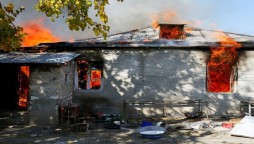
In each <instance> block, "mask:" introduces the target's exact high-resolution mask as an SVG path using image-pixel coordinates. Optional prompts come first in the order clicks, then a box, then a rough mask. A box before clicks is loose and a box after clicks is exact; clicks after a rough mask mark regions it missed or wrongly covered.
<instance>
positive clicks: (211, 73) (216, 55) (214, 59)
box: [207, 33, 241, 92]
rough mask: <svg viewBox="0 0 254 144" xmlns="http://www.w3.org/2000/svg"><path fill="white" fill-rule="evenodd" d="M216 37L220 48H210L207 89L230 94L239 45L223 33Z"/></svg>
mask: <svg viewBox="0 0 254 144" xmlns="http://www.w3.org/2000/svg"><path fill="white" fill-rule="evenodd" d="M216 37H217V38H218V40H219V41H220V46H219V47H211V48H210V51H211V55H210V59H209V62H208V77H207V79H208V80H207V88H208V91H209V92H230V91H232V89H231V86H232V84H233V82H234V78H233V75H232V74H233V73H234V72H233V71H234V69H233V67H234V65H235V64H236V62H237V57H238V52H237V49H238V48H240V47H241V45H240V44H239V43H237V42H236V41H235V40H234V39H232V38H230V37H229V36H226V35H225V34H224V33H219V35H217V36H216Z"/></svg>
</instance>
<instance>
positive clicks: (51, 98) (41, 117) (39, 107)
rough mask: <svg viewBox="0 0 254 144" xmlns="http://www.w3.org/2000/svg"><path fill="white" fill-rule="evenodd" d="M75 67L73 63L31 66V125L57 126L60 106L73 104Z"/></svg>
mask: <svg viewBox="0 0 254 144" xmlns="http://www.w3.org/2000/svg"><path fill="white" fill-rule="evenodd" d="M73 66H74V65H73V62H69V63H68V64H67V65H45V64H40V65H36V66H31V80H30V96H31V101H30V124H31V125H55V124H57V122H58V117H57V114H58V113H57V110H58V105H59V104H67V103H70V102H72V91H73V72H74V69H73Z"/></svg>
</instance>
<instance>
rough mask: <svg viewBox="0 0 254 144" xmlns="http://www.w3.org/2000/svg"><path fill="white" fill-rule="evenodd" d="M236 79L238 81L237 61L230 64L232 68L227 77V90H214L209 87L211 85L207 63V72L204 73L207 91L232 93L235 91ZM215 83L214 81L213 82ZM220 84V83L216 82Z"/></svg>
mask: <svg viewBox="0 0 254 144" xmlns="http://www.w3.org/2000/svg"><path fill="white" fill-rule="evenodd" d="M237 81H238V63H236V64H235V65H234V66H232V70H231V73H230V78H229V90H228V91H223V90H220V89H219V90H214V89H210V85H211V83H212V82H211V80H210V75H209V67H208V65H207V74H206V90H207V92H210V93H234V92H236V87H237ZM213 83H216V82H213ZM218 84H220V83H218Z"/></svg>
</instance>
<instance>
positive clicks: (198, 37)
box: [40, 24, 254, 48]
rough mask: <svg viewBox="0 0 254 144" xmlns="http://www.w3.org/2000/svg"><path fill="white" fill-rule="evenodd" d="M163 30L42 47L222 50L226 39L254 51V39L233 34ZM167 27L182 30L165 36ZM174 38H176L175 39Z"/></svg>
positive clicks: (142, 31) (127, 33)
mask: <svg viewBox="0 0 254 144" xmlns="http://www.w3.org/2000/svg"><path fill="white" fill-rule="evenodd" d="M159 26H160V27H162V28H160V27H159V28H153V27H146V28H142V29H136V30H132V31H128V32H123V33H118V34H113V35H109V36H108V37H107V39H106V40H104V38H102V37H99V38H89V39H83V40H76V41H74V42H59V43H41V44H40V46H46V47H62V48H64V47H66V48H70V47H76V48H82V47H84V48H86V47H94V48H96V47H98V48H100V47H103V48H107V47H109V48H114V47H115V48H119V47H129V48H130V47H146V48H149V47H171V48H172V47H196V46H205V47H211V46H218V45H219V43H220V39H218V37H222V36H226V37H229V38H232V39H233V40H234V41H236V42H238V43H241V44H242V47H253V46H254V36H250V35H243V34H236V33H230V32H221V31H212V30H202V29H199V28H192V27H188V26H185V25H183V24H160V25H159ZM163 27H166V28H171V29H174V28H176V27H178V28H179V31H175V32H168V31H166V32H165V33H166V34H167V35H163V34H162V31H165V30H163ZM172 34H176V35H177V36H176V37H173V38H170V36H168V35H172ZM171 37H172V36H171Z"/></svg>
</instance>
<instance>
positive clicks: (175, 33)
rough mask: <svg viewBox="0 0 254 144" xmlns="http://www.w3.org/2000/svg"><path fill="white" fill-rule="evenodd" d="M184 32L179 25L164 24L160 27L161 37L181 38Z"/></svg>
mask: <svg viewBox="0 0 254 144" xmlns="http://www.w3.org/2000/svg"><path fill="white" fill-rule="evenodd" d="M183 34H184V32H183V31H182V30H181V29H180V27H179V26H174V27H172V28H169V27H166V26H162V27H160V37H161V38H166V39H181V38H183Z"/></svg>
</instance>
